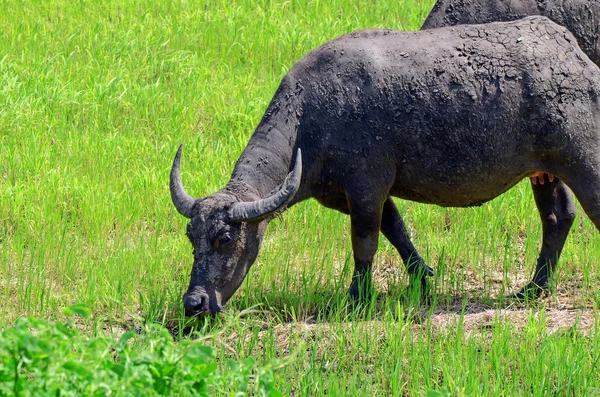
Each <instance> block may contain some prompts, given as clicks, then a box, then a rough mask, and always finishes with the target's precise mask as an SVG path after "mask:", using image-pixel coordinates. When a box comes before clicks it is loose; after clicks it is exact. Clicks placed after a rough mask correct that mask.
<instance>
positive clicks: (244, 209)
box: [229, 149, 302, 222]
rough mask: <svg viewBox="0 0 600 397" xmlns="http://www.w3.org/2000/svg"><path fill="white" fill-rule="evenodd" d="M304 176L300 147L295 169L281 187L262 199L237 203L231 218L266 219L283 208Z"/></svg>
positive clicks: (231, 211)
mask: <svg viewBox="0 0 600 397" xmlns="http://www.w3.org/2000/svg"><path fill="white" fill-rule="evenodd" d="M301 176H302V152H301V151H300V149H298V154H297V155H296V163H295V164H294V169H293V170H292V172H290V173H289V174H288V176H287V177H286V178H285V181H284V182H283V186H282V187H281V189H279V190H278V191H277V193H274V194H273V195H271V196H269V197H267V198H264V199H262V200H257V201H252V202H243V203H235V204H233V205H232V206H231V209H230V210H229V220H231V221H233V222H248V221H258V220H262V219H265V218H266V217H268V216H269V215H271V214H273V213H274V212H275V211H277V210H279V209H281V208H282V207H283V206H285V205H286V204H287V203H289V202H290V201H291V200H292V198H294V196H295V195H296V192H297V191H298V188H299V187H300V177H301Z"/></svg>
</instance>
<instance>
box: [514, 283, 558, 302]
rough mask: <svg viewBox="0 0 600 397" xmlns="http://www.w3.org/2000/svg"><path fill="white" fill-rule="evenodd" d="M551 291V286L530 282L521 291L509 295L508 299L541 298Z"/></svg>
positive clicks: (527, 299) (529, 299)
mask: <svg viewBox="0 0 600 397" xmlns="http://www.w3.org/2000/svg"><path fill="white" fill-rule="evenodd" d="M547 293H549V286H548V284H546V285H538V284H535V283H533V282H530V283H529V284H527V285H526V286H524V287H523V288H521V289H520V290H519V291H517V292H515V293H513V294H511V295H509V296H507V298H508V299H511V300H517V301H525V302H526V301H533V300H536V299H539V298H540V297H541V296H542V295H544V294H547Z"/></svg>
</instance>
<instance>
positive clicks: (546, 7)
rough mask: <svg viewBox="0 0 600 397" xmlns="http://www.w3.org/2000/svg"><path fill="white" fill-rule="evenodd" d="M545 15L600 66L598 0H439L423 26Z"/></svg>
mask: <svg viewBox="0 0 600 397" xmlns="http://www.w3.org/2000/svg"><path fill="white" fill-rule="evenodd" d="M531 15H543V16H545V17H548V18H550V19H551V20H553V21H554V22H556V23H558V24H559V25H563V26H564V27H566V28H567V29H569V30H570V31H571V33H573V35H574V36H575V38H576V39H577V42H578V43H579V46H580V47H581V49H582V50H583V52H585V53H586V54H587V56H588V57H590V59H591V60H592V61H594V62H595V63H596V64H597V65H599V66H600V42H599V40H600V39H599V37H600V36H599V35H600V1H598V0H438V1H437V2H436V3H435V6H433V9H432V10H431V12H430V13H429V16H428V17H427V19H426V20H425V22H424V23H423V26H422V27H421V29H432V28H441V27H444V26H454V25H465V24H475V23H489V22H498V21H514V20H516V19H521V18H523V17H527V16H531Z"/></svg>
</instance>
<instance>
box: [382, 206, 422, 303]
mask: <svg viewBox="0 0 600 397" xmlns="http://www.w3.org/2000/svg"><path fill="white" fill-rule="evenodd" d="M381 232H382V233H383V235H384V236H385V237H386V238H387V239H388V240H389V241H390V243H392V245H393V246H394V248H396V250H397V251H398V253H399V254H400V257H401V258H402V261H404V264H405V265H406V269H407V270H408V274H409V275H410V276H411V278H412V279H415V280H416V281H418V282H419V284H420V286H421V291H422V292H423V293H426V292H427V276H433V269H432V268H430V267H429V266H427V264H426V263H425V261H424V260H423V258H422V257H421V255H419V253H418V252H417V249H416V248H415V247H414V246H413V244H412V242H411V241H410V237H409V236H408V232H407V231H406V226H405V225H404V221H402V217H401V216H400V213H399V212H398V208H397V207H396V204H395V203H394V201H393V200H392V198H391V197H388V199H387V200H386V201H385V203H384V205H383V213H382V215H381Z"/></svg>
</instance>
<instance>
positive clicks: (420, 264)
mask: <svg viewBox="0 0 600 397" xmlns="http://www.w3.org/2000/svg"><path fill="white" fill-rule="evenodd" d="M407 270H408V273H409V274H411V275H413V276H420V275H424V276H427V277H433V269H432V268H430V267H429V266H427V264H426V263H425V261H424V260H423V258H421V257H419V258H417V259H416V260H411V261H410V263H409V265H408V266H407Z"/></svg>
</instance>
